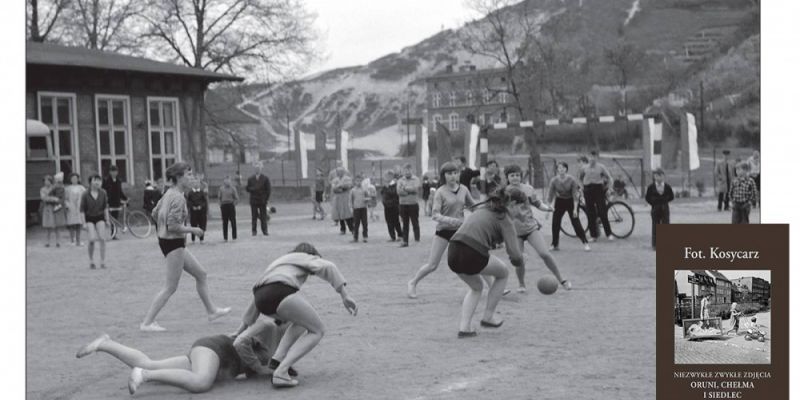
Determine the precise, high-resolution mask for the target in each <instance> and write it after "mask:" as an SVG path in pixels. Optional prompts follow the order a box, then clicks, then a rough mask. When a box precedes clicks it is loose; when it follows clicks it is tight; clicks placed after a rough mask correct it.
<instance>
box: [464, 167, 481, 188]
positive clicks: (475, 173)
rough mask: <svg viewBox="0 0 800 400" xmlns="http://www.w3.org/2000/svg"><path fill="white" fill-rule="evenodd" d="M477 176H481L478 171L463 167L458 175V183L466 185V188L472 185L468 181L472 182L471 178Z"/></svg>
mask: <svg viewBox="0 0 800 400" xmlns="http://www.w3.org/2000/svg"><path fill="white" fill-rule="evenodd" d="M479 176H481V172H480V171H475V170H473V169H470V168H464V170H463V171H461V174H459V175H458V183H460V184H462V185H464V186H466V187H467V189H470V188H471V187H472V186H470V183H472V178H476V177H479Z"/></svg>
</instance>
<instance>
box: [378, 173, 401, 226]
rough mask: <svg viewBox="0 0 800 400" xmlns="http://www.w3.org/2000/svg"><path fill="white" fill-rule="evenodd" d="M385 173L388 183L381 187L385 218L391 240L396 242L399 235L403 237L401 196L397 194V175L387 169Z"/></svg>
mask: <svg viewBox="0 0 800 400" xmlns="http://www.w3.org/2000/svg"><path fill="white" fill-rule="evenodd" d="M384 175H386V176H385V179H386V183H385V184H384V185H383V187H382V188H381V203H383V219H384V221H386V228H387V229H388V230H389V238H390V239H389V241H390V242H394V241H396V240H397V238H398V237H403V228H401V227H400V197H399V196H398V195H397V176H395V174H394V172H392V171H386V173H385V174H384Z"/></svg>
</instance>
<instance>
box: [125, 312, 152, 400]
mask: <svg viewBox="0 0 800 400" xmlns="http://www.w3.org/2000/svg"><path fill="white" fill-rule="evenodd" d="M151 325H152V324H151ZM142 382H144V376H142V369H141V368H139V367H134V368H133V369H132V370H131V376H130V377H128V392H130V394H134V393H136V389H139V385H141V384H142Z"/></svg>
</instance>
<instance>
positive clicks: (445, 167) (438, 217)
mask: <svg viewBox="0 0 800 400" xmlns="http://www.w3.org/2000/svg"><path fill="white" fill-rule="evenodd" d="M440 175H441V179H440V182H445V184H444V185H442V186H441V187H439V188H438V189H436V192H435V193H434V195H433V220H434V221H436V234H435V236H434V238H433V243H432V244H431V252H430V256H429V257H428V263H427V264H424V265H423V266H422V267H420V269H419V270H418V271H417V273H416V275H414V277H413V278H412V279H411V280H410V281H408V285H407V286H408V288H407V292H408V297H409V298H412V299H416V298H417V284H419V282H420V281H421V280H422V279H423V278H425V277H426V276H428V275H429V274H430V273H431V272H433V271H436V268H438V267H439V262H440V261H441V259H442V255H443V254H444V251H445V250H446V249H447V244H448V243H449V242H450V239H451V238H452V237H453V235H454V234H455V233H456V230H457V229H458V228H459V227H460V226H461V223H463V222H464V206H473V205H474V204H475V201H474V200H473V199H472V196H471V195H470V193H469V189H467V187H466V186H464V185H462V184H460V183H459V182H458V178H459V171H458V168H457V167H456V165H455V164H453V163H451V162H446V163H444V164H442V167H441V169H440Z"/></svg>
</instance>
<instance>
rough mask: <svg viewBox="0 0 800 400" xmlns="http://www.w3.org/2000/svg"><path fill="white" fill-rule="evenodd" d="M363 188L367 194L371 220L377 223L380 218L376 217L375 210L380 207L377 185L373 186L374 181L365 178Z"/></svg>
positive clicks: (362, 183)
mask: <svg viewBox="0 0 800 400" xmlns="http://www.w3.org/2000/svg"><path fill="white" fill-rule="evenodd" d="M361 188H362V189H364V192H366V194H367V209H368V210H369V220H370V221H377V220H378V219H379V218H378V216H377V215H375V208H376V207H378V190H377V189H376V188H375V185H373V184H372V180H371V179H370V178H364V181H363V182H361Z"/></svg>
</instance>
